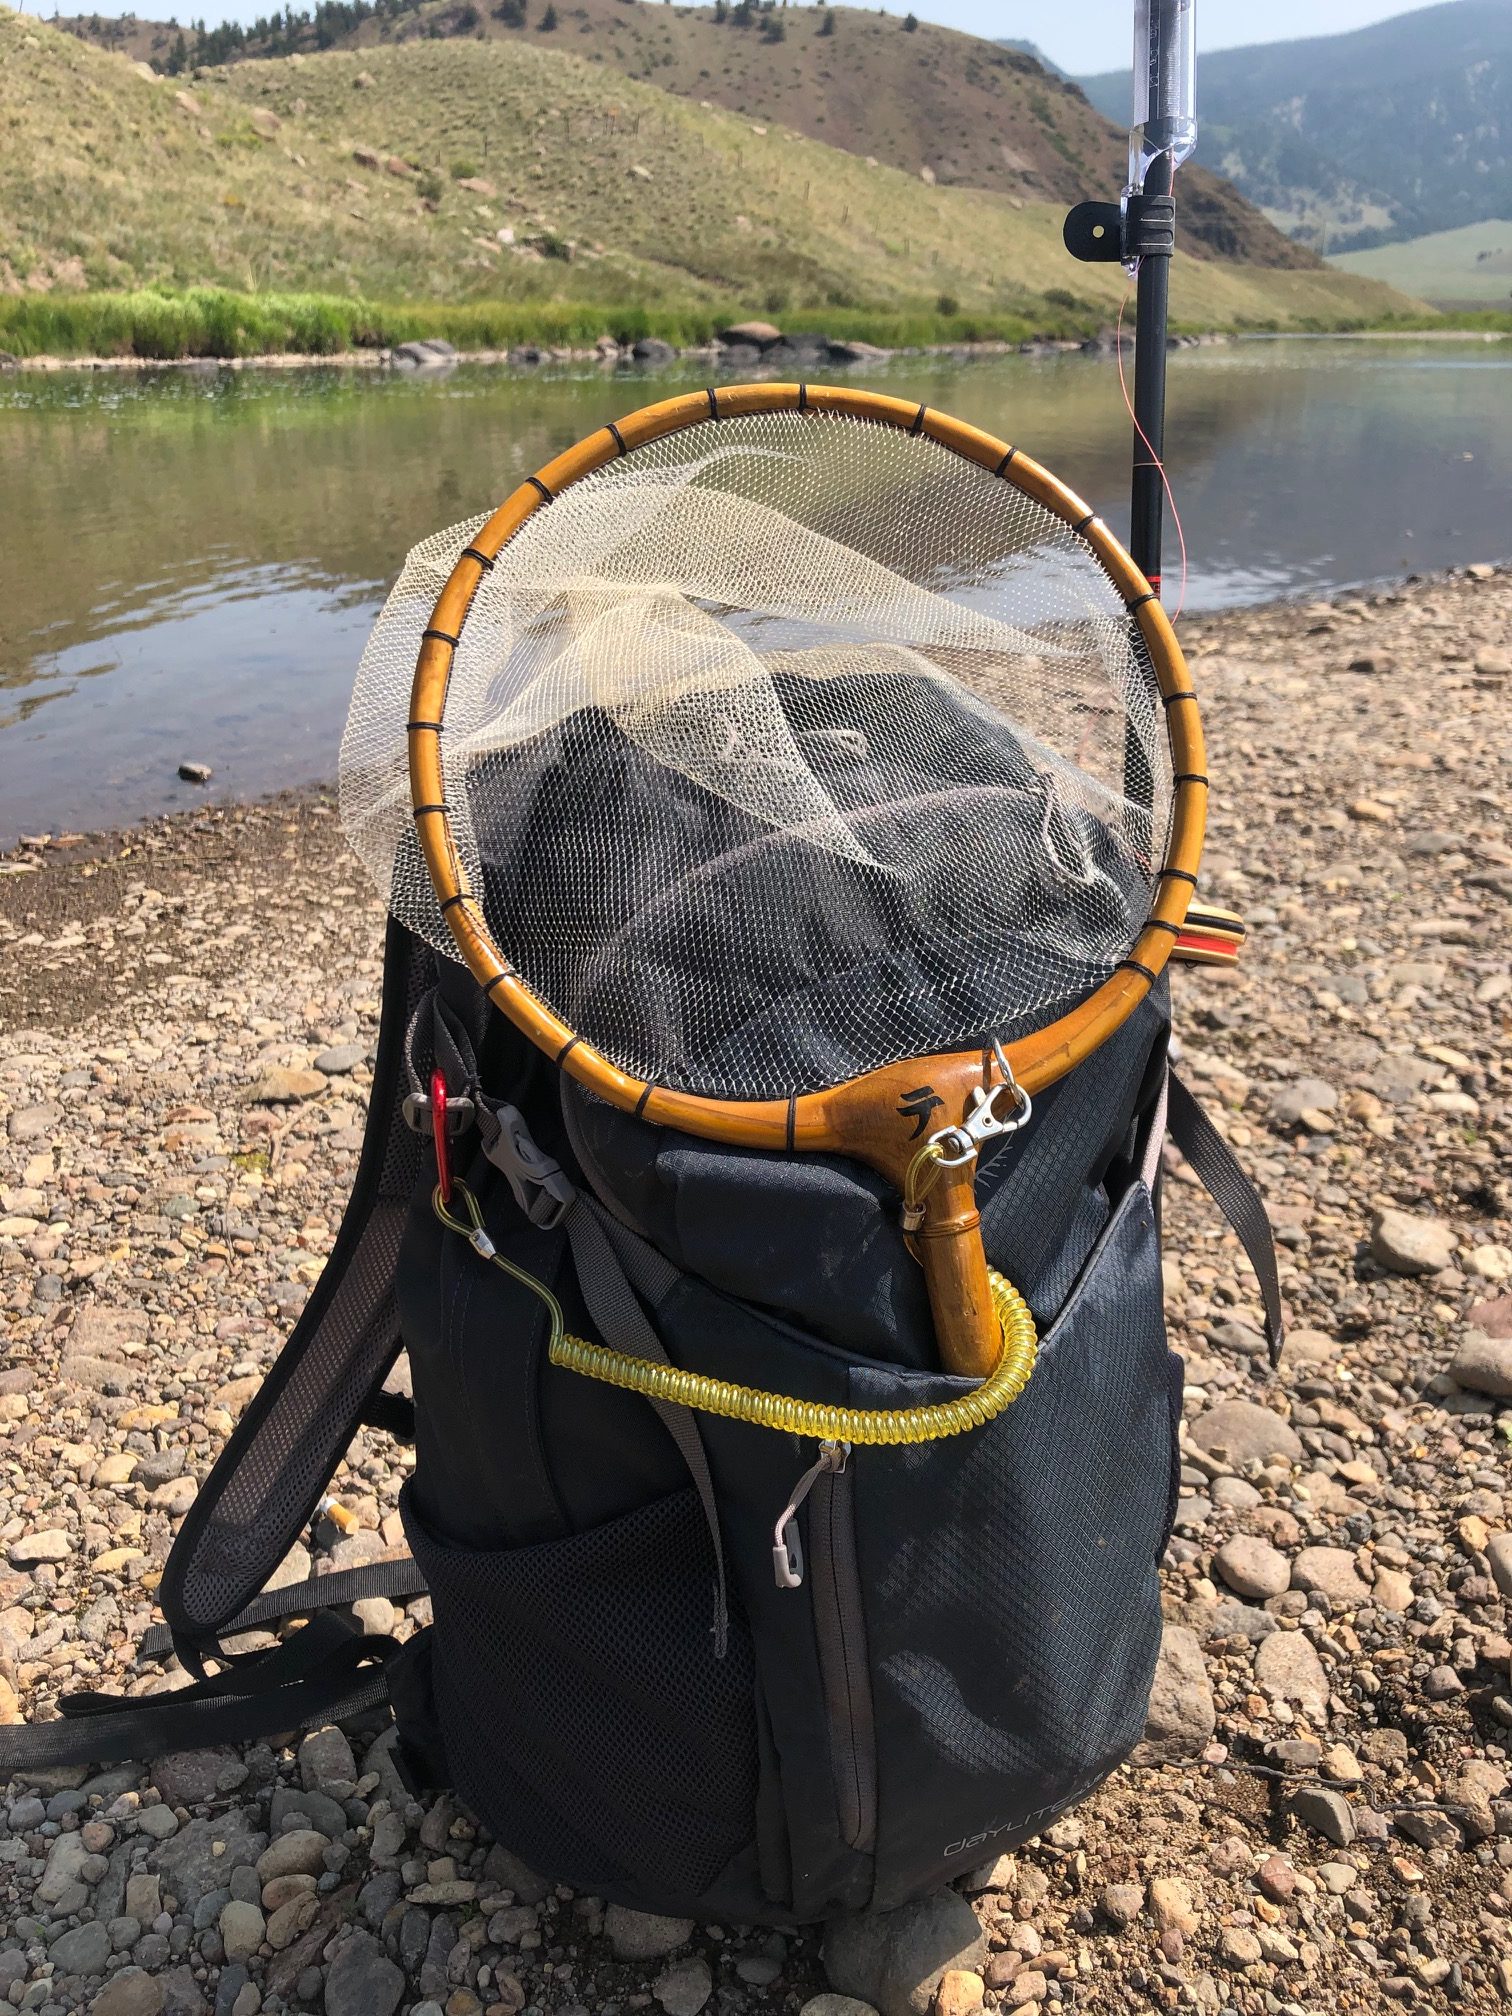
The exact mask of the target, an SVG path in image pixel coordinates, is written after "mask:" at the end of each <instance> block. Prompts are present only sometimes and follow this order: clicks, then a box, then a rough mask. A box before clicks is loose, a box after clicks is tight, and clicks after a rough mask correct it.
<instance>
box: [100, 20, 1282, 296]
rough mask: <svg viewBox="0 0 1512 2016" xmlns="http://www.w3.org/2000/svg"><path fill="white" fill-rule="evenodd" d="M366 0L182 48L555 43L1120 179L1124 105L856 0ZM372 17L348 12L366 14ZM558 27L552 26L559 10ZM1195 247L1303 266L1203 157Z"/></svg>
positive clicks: (645, 79)
mask: <svg viewBox="0 0 1512 2016" xmlns="http://www.w3.org/2000/svg"><path fill="white" fill-rule="evenodd" d="M547 6H548V0H477V4H474V0H385V4H384V6H383V9H382V11H381V12H375V11H374V10H373V9H372V7H370V6H369V5H368V4H367V0H361V5H360V6H358V7H354V6H353V5H351V4H349V0H337V4H335V5H325V6H322V7H320V8H319V9H317V12H316V15H315V16H309V17H301V16H296V17H295V19H294V25H293V26H292V27H291V26H289V25H288V20H287V17H284V18H283V19H281V20H280V21H279V23H278V25H276V26H273V25H272V24H264V28H263V31H262V32H261V33H259V32H258V31H257V30H255V29H254V30H253V31H252V33H251V34H250V35H249V36H248V37H247V38H246V39H245V41H239V40H237V39H236V38H237V36H238V34H239V32H240V31H230V30H224V29H221V30H212V31H211V32H210V34H209V36H208V37H206V38H204V41H203V43H202V42H201V40H200V39H199V38H198V37H197V36H196V35H195V33H194V32H193V31H192V30H191V31H190V32H189V33H188V34H187V35H186V36H185V37H184V54H185V57H186V60H187V61H188V62H189V63H190V64H193V63H195V62H197V61H199V60H200V58H201V56H202V55H208V56H211V57H215V58H220V57H224V56H233V57H234V56H240V55H246V54H250V55H253V56H262V57H268V56H276V55H284V54H287V53H289V52H290V51H291V50H293V51H298V52H303V53H311V52H313V51H315V49H316V46H317V43H320V42H322V41H329V43H330V44H331V46H334V47H337V48H360V49H362V50H364V51H367V50H377V49H381V48H385V47H397V46H402V45H403V44H405V43H408V42H417V41H427V40H431V39H434V38H442V39H450V38H459V37H460V38H464V39H466V40H469V41H471V42H475V43H476V42H489V41H502V42H505V43H512V44H513V45H514V46H516V47H520V46H521V45H523V46H525V47H532V48H533V47H550V48H552V49H557V50H561V51H564V52H567V53H570V54H572V55H574V56H576V57H578V58H580V59H581V60H582V61H584V62H587V63H594V64H599V65H601V66H603V67H604V68H605V69H607V70H613V71H617V72H619V73H620V74H622V75H624V76H626V77H631V78H634V79H635V80H637V81H638V82H640V83H645V84H653V85H655V86H656V87H657V88H658V89H660V90H662V91H669V92H673V93H675V94H676V95H677V96H679V97H682V98H689V99H692V100H693V101H694V102H695V103H699V102H700V101H702V102H703V103H706V104H707V105H709V106H723V107H724V108H725V109H726V110H728V111H733V112H738V113H740V114H741V115H742V116H743V117H744V118H746V119H749V120H753V121H758V122H761V123H764V124H778V123H780V124H782V125H783V126H786V127H788V128H790V129H791V130H793V131H796V132H799V133H804V134H807V135H808V137H809V138H810V139H815V140H823V141H825V142H826V143H828V144H829V145H830V146H832V147H840V148H843V149H845V150H846V151H847V152H848V153H851V154H859V155H862V156H863V157H864V156H867V155H871V156H873V157H875V159H877V160H878V161H881V162H885V163H887V164H888V165H890V166H892V167H895V168H902V169H904V170H906V171H907V172H908V173H909V174H911V175H922V174H926V173H927V174H928V175H929V176H932V177H933V179H934V180H935V181H936V182H939V183H945V184H950V185H953V186H957V187H963V188H972V189H989V190H996V191H998V192H1000V193H1001V194H1003V195H1009V196H1021V197H1023V198H1025V199H1026V200H1028V201H1031V202H1049V203H1056V204H1059V205H1061V206H1063V207H1064V206H1069V205H1070V204H1072V203H1075V202H1079V201H1080V200H1081V199H1082V198H1083V197H1087V196H1097V197H1107V196H1111V195H1113V194H1114V193H1115V192H1116V191H1117V190H1118V189H1119V188H1120V187H1121V186H1122V182H1123V178H1124V174H1125V167H1126V161H1125V156H1126V150H1127V143H1126V140H1125V138H1124V134H1123V131H1122V130H1121V129H1122V128H1123V127H1124V126H1125V125H1126V124H1127V99H1128V93H1127V91H1126V92H1125V94H1124V98H1125V105H1124V108H1123V109H1121V110H1120V112H1119V114H1118V118H1117V121H1116V123H1110V122H1109V121H1108V120H1107V119H1105V118H1103V117H1102V115H1101V114H1100V113H1099V112H1097V111H1095V110H1094V109H1093V108H1092V107H1091V106H1090V105H1089V104H1088V103H1087V101H1086V99H1085V98H1084V97H1083V95H1082V93H1081V91H1080V89H1079V88H1078V87H1077V86H1076V85H1075V84H1073V83H1071V82H1070V81H1069V80H1068V79H1066V78H1064V77H1062V76H1060V75H1059V74H1057V73H1052V72H1050V71H1047V70H1046V69H1045V68H1043V67H1042V65H1041V64H1040V63H1039V62H1038V61H1036V59H1035V57H1034V56H1033V55H1032V54H1030V53H1028V52H1026V51H1024V50H1020V49H1014V48H1009V47H1005V46H1003V45H1002V44H1000V43H995V42H987V41H983V40H981V39H979V38H978V37H976V36H973V35H962V34H958V33H956V32H955V31H954V30H953V29H949V28H939V27H935V26H932V25H931V24H930V23H927V22H920V23H918V24H917V25H916V27H915V28H914V29H912V30H909V29H908V28H906V27H905V25H904V17H902V16H901V15H900V14H883V13H878V12H870V13H864V12H862V11H860V10H859V9H856V8H851V7H835V8H828V7H821V6H792V7H783V8H781V9H777V10H774V11H772V12H762V11H760V10H759V9H757V8H755V7H753V6H751V5H750V4H749V0H748V4H747V5H746V6H745V7H741V6H739V5H736V6H734V7H733V8H732V7H730V6H729V5H728V4H723V0H722V4H721V5H720V6H719V7H718V8H713V7H686V6H661V5H657V4H651V0H560V4H557V0H551V6H552V13H551V15H550V16H548V13H547ZM359 13H360V14H361V15H362V16H363V18H361V19H354V18H353V17H354V16H355V15H356V14H359ZM553 18H554V20H555V22H556V26H555V27H554V28H552V29H550V30H549V31H548V30H547V29H546V23H547V21H548V19H553ZM67 25H68V26H70V27H71V28H72V29H73V31H74V32H75V33H86V34H89V35H91V36H93V35H95V34H96V33H98V35H99V36H100V37H102V38H104V39H105V40H106V41H107V42H109V43H110V44H112V45H113V46H116V47H118V48H120V49H121V50H123V51H124V52H125V53H128V54H130V55H132V56H135V57H138V58H145V59H146V60H148V61H150V62H152V63H154V64H155V65H157V66H158V67H159V68H162V67H164V66H165V65H166V64H168V63H169V62H171V61H173V60H176V58H175V52H176V49H177V45H178V42H179V36H180V31H178V30H177V29H170V28H168V27H167V26H166V25H164V24H161V23H153V22H146V21H138V20H136V19H135V18H133V19H131V20H130V21H125V22H120V23H116V22H110V21H106V22H101V21H100V20H99V18H98V17H96V16H80V17H77V18H76V19H74V20H72V21H71V22H69V23H68V24H67ZM1182 230H1183V239H1184V242H1185V243H1186V245H1187V247H1188V249H1189V250H1191V251H1193V252H1195V253H1198V254H1199V255H1200V254H1209V255H1211V256H1214V257H1220V258H1224V259H1233V260H1241V261H1246V262H1248V263H1251V264H1256V265H1263V266H1305V265H1311V264H1313V263H1314V255H1313V254H1312V253H1311V251H1309V250H1306V249H1304V248H1302V247H1300V246H1296V245H1293V244H1292V243H1291V242H1290V241H1289V240H1288V239H1287V238H1285V237H1284V236H1283V235H1282V234H1281V233H1279V232H1278V231H1276V230H1275V228H1274V227H1273V226H1272V225H1271V224H1270V223H1268V222H1267V221H1266V219H1265V218H1263V217H1262V216H1261V215H1260V214H1259V213H1258V212H1257V211H1255V210H1254V209H1252V208H1251V207H1250V206H1249V205H1248V204H1246V203H1245V202H1243V201H1242V200H1241V199H1240V198H1239V197H1238V196H1237V194H1236V193H1235V191H1234V190H1233V188H1232V187H1231V186H1230V185H1229V184H1227V183H1224V182H1222V181H1220V180H1219V179H1218V178H1217V177H1216V176H1214V175H1211V174H1208V173H1207V172H1206V171H1205V170H1203V171H1200V172H1194V173H1192V174H1191V175H1189V176H1188V177H1186V178H1184V180H1183V206H1182Z"/></svg>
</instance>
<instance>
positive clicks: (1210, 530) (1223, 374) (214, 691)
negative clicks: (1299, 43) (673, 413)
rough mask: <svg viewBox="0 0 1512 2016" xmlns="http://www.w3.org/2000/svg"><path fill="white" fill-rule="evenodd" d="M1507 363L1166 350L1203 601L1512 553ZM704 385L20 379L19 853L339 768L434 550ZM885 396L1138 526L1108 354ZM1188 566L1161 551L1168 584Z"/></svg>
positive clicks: (9, 495)
mask: <svg viewBox="0 0 1512 2016" xmlns="http://www.w3.org/2000/svg"><path fill="white" fill-rule="evenodd" d="M1509 372H1512V346H1507V345H1499V346H1496V347H1494V348H1493V347H1487V346H1485V345H1480V344H1476V345H1463V346H1461V345H1457V344H1456V345H1446V344H1442V343H1437V344H1429V343H1424V344H1401V343H1393V344H1381V345H1367V344H1360V343H1346V342H1305V341H1296V340H1287V341H1275V342H1253V343H1245V344H1239V345H1233V346H1228V347H1222V348H1216V349H1204V350H1197V351H1188V352H1180V353H1177V354H1176V355H1175V356H1173V358H1172V371H1171V418H1170V432H1169V447H1170V460H1171V475H1172V482H1173V485H1174V487H1175V491H1176V495H1177V500H1178V503H1179V506H1180V509H1181V515H1182V520H1183V523H1184V525H1185V528H1186V533H1187V539H1188V544H1189V549H1190V551H1189V561H1190V576H1189V581H1188V589H1187V606H1188V607H1193V608H1212V607H1217V606H1222V605H1225V604H1230V603H1237V602H1245V601H1254V600H1260V599H1265V598H1267V597H1270V596H1274V595H1281V594H1297V593H1307V592H1318V591H1322V590H1326V589H1330V588H1334V587H1338V586H1340V585H1343V584H1347V583H1353V582H1359V581H1366V580H1370V579H1376V578H1380V577H1383V576H1387V575H1391V574H1396V573H1401V572H1404V571H1408V570H1413V569H1418V570H1426V569H1429V568H1433V567H1440V566H1444V565H1447V564H1450V563H1451V562H1458V561H1464V560H1469V559H1477V558H1500V557H1504V556H1505V555H1506V554H1507V553H1508V551H1509V550H1512V399H1509V398H1508V396H1507V395H1508V392H1509V391H1512V378H1509V375H1508V374H1509ZM830 375H832V376H836V377H844V376H846V375H848V374H847V373H845V372H837V373H833V374H830ZM700 382H701V380H700V378H699V377H698V376H697V375H696V374H693V373H690V372H673V373H670V374H666V373H664V374H658V375H657V376H656V377H655V378H654V379H637V378H636V377H634V376H629V375H627V374H625V373H623V372H620V373H616V374H614V375H613V376H612V377H609V376H606V374H604V373H602V372H600V371H598V370H595V369H591V368H584V369H578V370H561V371H555V372H551V373H546V374H540V375H536V376H533V377H511V376H509V375H507V374H505V373H501V372H497V371H489V370H482V369H468V368H463V369H460V370H458V371H456V372H455V373H453V374H452V375H451V376H449V377H448V378H446V379H445V380H443V381H436V380H430V381H426V380H416V379H413V378H399V377H390V376H387V375H384V374H379V373H368V372H362V373H346V374H342V373H335V372H326V371H310V372H299V373H292V374H283V373H265V374H262V373H256V372H246V373H213V374H200V373H181V372H164V373H161V374H154V375H150V376H143V377H133V378H129V379H128V378H121V379H115V378H99V377H89V376H85V375H83V374H61V375H59V376H57V377H47V378H41V377H38V378H31V377H26V378H13V379H10V380H7V381H4V382H3V384H0V551H3V555H4V558H3V561H0V580H3V585H4V599H3V602H0V844H3V843H6V842H9V841H10V840H12V839H14V837H15V836H16V834H18V833H20V832H29V831H45V830H52V831H57V830H60V829H62V828H65V827H76V828H77V827H99V826H105V825H110V824H114V823H118V822H122V821H125V820H129V819H131V818H134V817H139V816H141V815H142V814H144V813H146V812H149V811H153V810H157V809H160V808H162V807H163V806H165V805H170V804H174V803H180V802H186V801H188V800H189V799H190V798H191V797H192V796H194V795H196V794H194V793H193V791H192V787H189V786H185V785H181V784H179V783H178V782H177V781H176V777H175V772H176V768H177V765H178V763H179V761H180V760H181V759H183V758H186V757H187V758H195V759H199V760H204V761H207V762H210V763H212V764H213V765H214V766H215V770H216V781H215V784H214V785H213V786H212V787H211V789H212V793H215V792H219V793H223V794H224V795H226V796H241V795H250V794H254V793H257V792H261V791H265V790H269V789H273V788H276V787H278V786H281V785H286V784H293V783H299V782H303V781H306V780H309V779H311V778H314V777H325V776H329V775H331V774H332V771H333V769H334V761H335V750H336V745H337V741H338V738H339V735H340V728H341V719H342V715H343V712H344V708H345V702H346V696H347V692H348V690H349V687H350V683H351V677H352V672H353V670H354V668H355V665H356V661H357V658H358V655H359V654H360V651H361V647H362V642H363V639H364V637H365V635H366V632H367V628H368V626H369V624H370V622H371V620H372V616H373V614H374V612H375V611H376V608H377V606H378V604H379V602H380V601H381V599H382V596H383V593H384V590H385V587H386V585H387V583H388V582H389V581H390V580H391V579H392V577H393V575H394V574H395V572H396V571H397V569H398V566H399V564H400V562H401V560H402V559H403V556H404V554H405V552H406V551H407V550H408V548H409V547H410V546H411V545H412V544H413V543H414V542H415V540H417V539H419V538H421V537H422V536H424V535H425V534H426V533H429V532H432V531H434V530H436V529H437V528H438V527H440V526H442V525H445V524H449V523H451V522H453V521H455V520H457V519H460V518H464V517H466V516H468V515H469V514H471V513H473V512H475V511H481V510H486V509H487V508H489V507H490V506H491V505H492V504H494V503H496V502H497V501H498V500H499V499H500V498H501V497H503V496H504V495H505V494H506V493H507V492H508V491H509V490H511V489H512V488H513V487H514V486H515V484H516V483H517V482H518V481H519V480H520V478H521V477H522V476H523V475H525V474H527V473H528V472H529V471H530V470H531V469H533V468H536V467H538V466H539V465H540V464H541V463H542V462H544V461H545V460H547V459H548V458H549V457H550V456H551V455H552V454H554V453H555V452H556V451H557V450H558V449H560V448H562V447H564V446H566V445H567V444H568V443H569V442H570V441H573V440H575V439H577V438H578V437H579V436H581V435H582V434H584V433H586V432H587V431H588V430H589V429H591V428H592V427H594V426H596V425H598V424H600V423H601V422H602V421H604V420H605V419H608V418H612V417H614V416H615V415H616V414H618V413H622V412H624V411H626V410H628V409H629V408H631V407H634V406H635V405H638V404H641V403H643V402H644V401H645V400H646V399H649V398H653V397H662V396H665V395H666V394H667V393H670V392H672V391H675V390H679V389H682V388H683V387H685V386H690V385H696V384H698V383H700ZM867 382H868V383H871V384H874V385H875V386H876V387H877V388H878V389H879V390H887V391H890V392H896V393H898V394H899V395H901V396H904V397H907V398H917V399H924V400H927V401H928V402H929V403H930V404H931V405H937V406H940V407H943V408H945V409H947V410H951V411H955V412H958V413H960V414H962V415H963V417H966V418H968V419H971V420H974V421H976V422H977V423H978V424H979V425H981V426H983V427H985V428H987V429H989V430H990V431H992V432H994V433H997V434H1001V435H1003V436H1005V437H1006V438H1007V439H1009V440H1011V441H1014V442H1016V443H1018V444H1019V445H1020V446H1022V447H1025V448H1027V449H1028V450H1029V451H1030V452H1031V453H1032V454H1034V455H1035V456H1036V457H1037V458H1038V459H1039V460H1041V461H1043V462H1045V463H1047V464H1048V465H1049V466H1050V467H1051V468H1052V469H1054V470H1056V472H1057V473H1058V474H1060V475H1061V476H1062V477H1063V478H1064V479H1065V480H1066V481H1067V482H1069V483H1070V484H1071V485H1072V486H1073V487H1074V488H1075V489H1077V490H1078V491H1080V492H1081V494H1082V495H1083V496H1085V497H1086V498H1087V499H1088V501H1089V502H1090V503H1092V504H1094V505H1095V506H1096V507H1097V508H1098V509H1099V510H1100V511H1102V512H1103V514H1104V515H1105V516H1106V517H1107V519H1108V520H1109V522H1110V523H1111V524H1112V525H1113V526H1114V527H1115V528H1116V529H1119V530H1122V528H1123V526H1124V524H1125V522H1126V512H1125V505H1124V493H1125V489H1126V485H1127V458H1128V446H1127V421H1126V417H1125V414H1124V410H1123V406H1122V402H1121V400H1120V397H1119V391H1118V381H1117V375H1116V373H1115V371H1114V369H1113V367H1112V365H1111V363H1110V362H1108V361H1106V360H1087V359H1082V358H1080V357H1072V358H1064V359H1045V360H1031V359H1023V358H1005V359H1001V360H993V361H989V362H975V363H969V364H962V363H955V362H951V361H949V360H943V359H933V358H930V359H919V358H916V359H901V360H898V361H897V362H895V363H894V364H892V365H891V366H889V367H888V368H887V369H886V370H885V371H880V372H876V373H874V374H872V375H871V376H869V378H868V381H867ZM1177 573H1178V555H1177V552H1176V547H1175V542H1174V540H1173V541H1172V542H1171V549H1170V551H1169V552H1168V556H1167V579H1168V581H1169V582H1170V583H1171V584H1172V587H1173V588H1174V585H1175V581H1176V577H1177Z"/></svg>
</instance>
